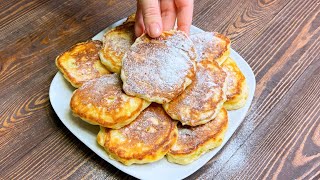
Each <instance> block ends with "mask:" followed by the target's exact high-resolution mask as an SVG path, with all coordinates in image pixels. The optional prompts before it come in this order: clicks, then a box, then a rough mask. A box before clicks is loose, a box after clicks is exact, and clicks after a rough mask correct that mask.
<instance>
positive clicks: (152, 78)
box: [122, 31, 196, 100]
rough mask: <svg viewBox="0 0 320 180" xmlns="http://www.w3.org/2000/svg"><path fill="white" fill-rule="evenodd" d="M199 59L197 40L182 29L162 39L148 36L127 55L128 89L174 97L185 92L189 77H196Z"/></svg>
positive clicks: (135, 44) (135, 91)
mask: <svg viewBox="0 0 320 180" xmlns="http://www.w3.org/2000/svg"><path fill="white" fill-rule="evenodd" d="M195 58H196V55H195V52H194V46H193V43H192V42H191V41H190V40H189V39H188V38H187V36H186V35H185V34H183V33H182V32H179V31H178V32H175V33H174V34H164V35H163V36H162V37H160V38H159V39H150V38H149V37H147V36H146V35H144V36H142V37H140V38H138V39H137V41H136V42H135V43H134V45H133V46H132V47H131V48H130V51H129V52H128V53H127V54H126V56H125V57H124V58H123V63H122V66H123V67H122V74H123V75H124V76H125V78H124V79H123V80H124V90H125V91H126V92H127V93H129V94H131V95H136V94H139V95H145V96H149V97H153V96H157V97H165V98H167V99H170V100H171V99H172V98H174V97H175V96H177V95H178V94H180V93H181V92H182V91H183V86H184V83H185V81H186V78H187V77H190V76H191V77H192V76H193V73H194V72H193V71H194V59H195Z"/></svg>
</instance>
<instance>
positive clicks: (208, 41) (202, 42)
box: [190, 32, 230, 65]
mask: <svg viewBox="0 0 320 180" xmlns="http://www.w3.org/2000/svg"><path fill="white" fill-rule="evenodd" d="M190 39H191V40H192V42H193V43H194V45H195V47H196V51H197V54H198V58H197V61H201V60H202V59H207V58H209V59H214V60H215V61H216V62H218V64H219V65H221V64H222V63H223V62H224V61H225V60H226V59H227V58H228V57H229V55H230V40H229V38H227V37H226V36H224V35H222V34H219V33H217V32H201V33H196V34H193V35H191V36H190Z"/></svg>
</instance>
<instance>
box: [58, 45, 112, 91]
mask: <svg viewBox="0 0 320 180" xmlns="http://www.w3.org/2000/svg"><path fill="white" fill-rule="evenodd" d="M101 46H102V43H101V42H100V41H91V40H90V41H87V42H82V43H78V44H76V45H74V46H72V47H71V48H70V49H69V50H67V51H66V52H64V53H62V54H61V55H59V56H58V57H57V58H56V66H57V67H58V69H59V70H60V71H61V72H62V74H63V76H64V77H65V78H66V79H67V80H68V81H69V82H70V83H71V84H72V86H74V87H76V88H77V87H80V86H81V85H82V84H83V83H84V82H86V81H88V80H91V79H94V78H97V77H100V76H102V75H105V74H109V73H110V72H109V71H108V70H107V69H106V68H105V67H104V66H103V64H101V62H100V59H99V56H98V52H99V50H100V49H101Z"/></svg>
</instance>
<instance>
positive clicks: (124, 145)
mask: <svg viewBox="0 0 320 180" xmlns="http://www.w3.org/2000/svg"><path fill="white" fill-rule="evenodd" d="M176 128H177V127H176V123H175V122H174V121H173V120H172V119H171V118H170V117H169V116H168V115H167V114H166V113H165V111H164V110H163V109H162V107H161V106H160V105H158V104H151V105H150V106H149V107H148V108H146V109H145V110H144V111H143V112H142V113H141V114H140V115H139V116H138V117H137V118H136V120H135V121H133V122H132V123H130V124H129V125H127V126H125V127H123V128H121V129H118V130H111V129H106V128H104V129H102V131H100V133H99V135H98V139H97V141H98V142H99V144H100V145H101V143H103V144H102V145H103V146H104V148H105V149H106V151H107V152H108V153H109V155H111V157H113V158H114V159H117V160H119V161H121V162H122V163H124V164H126V165H130V164H132V163H147V162H153V161H156V160H159V159H161V158H162V157H163V156H164V155H165V154H166V153H167V152H168V151H169V150H170V148H171V147H172V146H173V144H174V143H175V142H176V139H177V129H176Z"/></svg>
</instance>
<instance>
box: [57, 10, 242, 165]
mask: <svg viewBox="0 0 320 180" xmlns="http://www.w3.org/2000/svg"><path fill="white" fill-rule="evenodd" d="M229 55H230V40H229V39H228V38H227V37H225V36H224V35H222V34H219V33H215V32H202V33H197V34H193V35H190V36H189V37H188V36H187V35H186V34H185V33H184V32H181V31H177V30H171V31H166V32H163V33H162V35H161V36H160V37H159V38H156V39H152V38H150V37H149V36H147V35H145V34H144V35H142V36H140V37H138V38H136V37H135V36H134V16H130V17H129V18H128V19H127V21H126V22H124V23H123V24H122V25H120V26H118V27H115V28H113V29H111V30H109V31H108V32H106V33H105V35H104V37H103V42H100V41H96V40H89V41H87V42H83V43H78V44H76V45H74V46H73V47H71V48H70V49H69V50H68V51H66V52H64V53H62V54H61V55H59V56H58V57H57V59H56V65H57V67H58V69H59V70H60V71H61V72H62V74H63V75H64V77H65V78H66V79H67V80H68V81H69V82H70V83H71V85H73V86H74V87H75V88H78V89H76V90H75V91H74V92H73V95H72V98H71V101H70V108H71V111H72V113H73V115H74V116H77V117H80V118H81V119H82V120H84V121H86V122H88V123H90V124H93V125H99V126H100V132H99V133H98V135H97V142H98V144H99V145H101V146H102V147H103V148H104V149H105V151H106V152H107V153H108V155H109V156H110V157H111V158H113V159H115V160H118V161H120V162H121V163H123V164H125V165H131V164H133V163H136V164H144V163H150V162H154V161H157V160H160V159H162V158H163V157H164V156H166V157H167V159H168V161H169V162H173V163H177V164H189V163H191V162H193V161H195V160H196V159H198V158H199V157H200V156H201V155H202V154H204V153H206V152H208V151H209V150H211V149H213V148H215V147H217V146H219V145H220V144H221V143H222V141H223V138H224V134H225V132H226V130H227V127H228V112H227V110H235V109H239V108H241V107H243V106H244V105H245V103H246V99H247V96H248V88H247V84H246V79H245V76H244V75H243V74H242V72H241V71H240V69H239V68H238V66H237V64H236V63H235V61H234V60H232V59H231V58H230V57H229Z"/></svg>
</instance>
